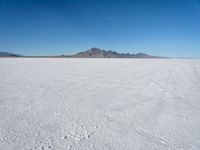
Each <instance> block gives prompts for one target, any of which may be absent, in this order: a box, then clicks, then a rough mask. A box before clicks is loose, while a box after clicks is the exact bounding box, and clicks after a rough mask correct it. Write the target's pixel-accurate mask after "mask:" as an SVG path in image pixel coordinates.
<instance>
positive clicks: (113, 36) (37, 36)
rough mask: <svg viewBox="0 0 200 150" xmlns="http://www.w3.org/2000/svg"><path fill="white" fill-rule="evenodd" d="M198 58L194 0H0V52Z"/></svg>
mask: <svg viewBox="0 0 200 150" xmlns="http://www.w3.org/2000/svg"><path fill="white" fill-rule="evenodd" d="M91 47H98V48H102V49H106V50H115V51H119V52H130V53H137V52H145V53H148V54H153V55H160V56H169V57H200V0H0V51H9V52H14V53H19V54H24V55H54V54H73V53H76V52H78V51H81V50H87V49H90V48H91Z"/></svg>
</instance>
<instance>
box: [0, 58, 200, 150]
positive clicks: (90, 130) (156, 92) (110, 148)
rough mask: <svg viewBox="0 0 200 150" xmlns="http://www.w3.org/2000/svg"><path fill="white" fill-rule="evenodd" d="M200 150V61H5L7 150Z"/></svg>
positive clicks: (1, 62) (2, 103) (1, 88)
mask: <svg viewBox="0 0 200 150" xmlns="http://www.w3.org/2000/svg"><path fill="white" fill-rule="evenodd" d="M40 149H41V150H51V149H54V150H67V149H71V150H90V149H91V150H92V149H94V150H128V149H129V150H133V149H134V150H155V149H159V150H180V149H181V150H199V149H200V60H172V59H56V58H55V59H50V58H49V59H37V58H35V59H31V58H29V59H28V58H13V59H12V58H10V59H9V58H5V59H4V58H3V59H0V150H40Z"/></svg>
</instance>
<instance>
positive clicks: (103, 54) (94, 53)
mask: <svg viewBox="0 0 200 150" xmlns="http://www.w3.org/2000/svg"><path fill="white" fill-rule="evenodd" d="M70 57H75V58H161V57H157V56H151V55H148V54H145V53H141V52H140V53H137V54H130V53H126V54H125V53H118V52H116V51H112V50H108V51H106V50H103V49H100V48H96V47H94V48H91V49H90V50H86V51H83V52H80V53H77V54H75V55H72V56H70Z"/></svg>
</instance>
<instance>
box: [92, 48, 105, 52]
mask: <svg viewBox="0 0 200 150" xmlns="http://www.w3.org/2000/svg"><path fill="white" fill-rule="evenodd" d="M89 51H92V52H101V51H103V50H102V49H100V48H96V47H93V48H91V49H90V50H89Z"/></svg>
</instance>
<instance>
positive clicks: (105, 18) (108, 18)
mask: <svg viewBox="0 0 200 150" xmlns="http://www.w3.org/2000/svg"><path fill="white" fill-rule="evenodd" d="M113 19H114V18H113V17H104V18H103V20H106V21H112V20H113Z"/></svg>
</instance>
